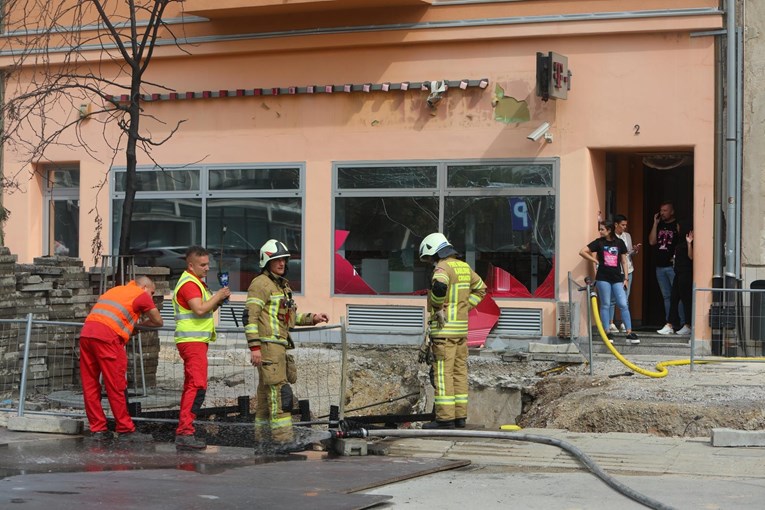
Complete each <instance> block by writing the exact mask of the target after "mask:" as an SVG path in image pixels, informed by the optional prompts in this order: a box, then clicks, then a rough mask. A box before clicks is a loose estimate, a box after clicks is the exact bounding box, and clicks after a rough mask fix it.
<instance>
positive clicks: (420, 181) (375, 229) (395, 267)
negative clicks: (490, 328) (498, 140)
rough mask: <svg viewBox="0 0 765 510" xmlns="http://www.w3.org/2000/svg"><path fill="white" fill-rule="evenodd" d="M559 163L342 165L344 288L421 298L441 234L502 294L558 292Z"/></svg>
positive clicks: (338, 238)
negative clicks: (425, 248) (435, 236)
mask: <svg viewBox="0 0 765 510" xmlns="http://www.w3.org/2000/svg"><path fill="white" fill-rule="evenodd" d="M555 168H556V165H555V162H554V161H543V162H541V163H540V162H536V161H535V162H523V161H507V162H489V163H482V162H478V163H473V162H469V163H450V162H436V163H433V164H429V165H422V164H420V165H371V164H369V165H353V164H352V165H343V164H338V165H336V168H335V177H336V178H335V198H334V216H335V249H336V253H335V268H334V271H335V287H334V292H335V294H365V295H375V294H396V295H406V294H417V293H423V292H425V290H426V289H427V286H428V282H429V278H430V271H431V268H430V267H427V266H426V265H425V264H423V263H421V262H420V261H419V257H418V255H419V253H418V250H419V245H420V242H421V241H422V239H423V238H424V237H425V236H426V235H428V234H430V233H431V232H435V231H441V232H444V234H446V236H447V238H449V240H450V241H451V242H452V243H453V244H454V246H455V248H456V249H457V250H458V251H459V252H460V253H461V254H463V255H464V258H465V260H466V261H467V262H468V263H470V264H471V265H472V266H473V267H474V268H475V269H476V272H478V274H479V275H481V277H482V278H483V279H484V281H485V282H486V283H487V285H488V286H489V290H490V291H491V292H492V294H493V295H494V296H495V297H525V298H544V299H551V298H553V297H554V287H555V285H554V281H555V276H554V253H555V240H556V232H555V228H556V223H557V222H556V218H557V215H556V214H557V213H556V189H555Z"/></svg>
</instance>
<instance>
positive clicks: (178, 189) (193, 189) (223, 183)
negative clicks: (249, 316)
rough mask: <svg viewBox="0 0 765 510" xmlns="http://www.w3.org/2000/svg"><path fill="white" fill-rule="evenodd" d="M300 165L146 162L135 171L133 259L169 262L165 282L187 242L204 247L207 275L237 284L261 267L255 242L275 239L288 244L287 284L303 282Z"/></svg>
mask: <svg viewBox="0 0 765 510" xmlns="http://www.w3.org/2000/svg"><path fill="white" fill-rule="evenodd" d="M303 172H304V170H303V167H302V165H283V166H282V165H272V166H268V167H261V166H242V167H234V168H232V167H225V168H222V167H194V168H184V169H170V170H156V169H146V170H139V172H138V179H137V181H138V185H137V188H138V191H137V193H136V201H135V207H134V211H133V220H132V229H131V234H130V235H131V237H130V252H131V253H132V254H133V255H134V256H135V257H136V263H137V264H139V265H150V266H163V267H168V268H170V271H171V285H173V286H174V285H175V282H176V281H177V279H178V277H179V276H180V275H181V273H183V271H184V269H185V268H186V263H185V261H184V255H185V252H186V249H187V248H188V247H189V246H190V245H192V244H198V245H202V246H205V247H206V248H207V249H208V250H209V251H210V253H211V256H210V272H209V273H208V277H207V283H208V284H209V285H210V287H211V288H213V289H217V288H218V287H219V286H218V273H219V271H221V268H222V270H223V271H226V272H228V273H229V286H230V288H231V290H232V291H240V292H244V291H246V290H247V287H249V285H250V282H251V281H252V279H253V278H254V277H255V276H257V274H258V273H259V272H260V266H259V257H260V247H261V246H262V245H263V244H264V243H265V242H266V241H267V240H268V239H279V240H280V241H282V242H284V243H285V244H286V245H287V247H288V248H289V250H290V253H291V255H292V256H291V258H290V262H289V266H288V274H287V276H288V278H289V280H290V286H291V287H292V289H293V290H294V291H295V292H300V291H301V289H302V271H301V263H300V260H301V253H302V224H303V185H302V183H303ZM124 178H125V173H124V170H121V171H120V170H118V171H117V172H116V174H115V179H114V182H115V186H114V193H113V199H112V211H113V220H114V221H113V225H114V227H113V232H112V239H113V244H112V246H113V247H115V251H116V247H117V245H118V243H119V228H120V224H121V214H122V202H123V199H124Z"/></svg>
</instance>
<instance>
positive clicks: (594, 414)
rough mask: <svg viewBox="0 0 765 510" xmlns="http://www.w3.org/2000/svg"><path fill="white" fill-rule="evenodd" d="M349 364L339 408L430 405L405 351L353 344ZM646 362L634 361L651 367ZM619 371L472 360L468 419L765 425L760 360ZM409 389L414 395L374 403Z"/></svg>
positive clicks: (425, 384)
mask: <svg viewBox="0 0 765 510" xmlns="http://www.w3.org/2000/svg"><path fill="white" fill-rule="evenodd" d="M349 359H350V360H351V366H352V370H351V373H350V378H349V382H350V384H349V388H348V391H347V393H346V398H347V400H346V409H354V408H361V407H364V408H365V409H364V410H362V411H360V413H362V414H385V413H405V414H408V413H418V412H427V411H428V410H430V409H431V408H432V387H431V386H430V382H429V379H428V372H427V367H426V366H424V365H418V364H417V363H416V352H415V351H414V350H413V349H411V348H391V347H386V348H378V347H370V348H363V347H354V348H353V351H352V355H351V356H350V358H349ZM655 361H659V359H656V360H655ZM655 361H650V362H649V361H642V362H641V365H642V366H644V367H645V368H647V369H653V365H654V363H655ZM555 368H558V370H553V371H550V369H555ZM627 373H631V372H630V371H629V369H627V367H625V366H624V365H622V364H621V363H619V362H618V361H617V360H615V359H613V358H608V357H603V358H602V359H597V360H596V361H595V363H594V375H590V374H589V367H588V366H587V365H586V364H584V363H582V364H581V365H569V366H566V367H562V366H560V365H558V364H557V363H554V362H539V361H532V362H506V361H503V360H502V359H501V358H500V357H499V356H494V355H491V354H490V353H481V355H471V356H470V359H469V374H470V408H469V422H470V423H471V424H472V425H474V426H483V427H485V428H487V429H496V428H498V427H499V426H500V425H502V424H509V423H515V424H518V425H521V426H522V427H527V428H528V427H534V428H557V429H566V430H570V431H572V432H632V433H648V434H655V435H659V436H676V437H682V436H687V437H703V436H709V434H710V431H711V429H712V428H718V427H730V428H736V429H741V430H761V429H763V428H765V364H757V363H748V364H741V363H736V364H730V363H724V364H709V365H697V366H695V367H694V369H693V370H691V369H690V367H688V366H683V367H671V368H670V373H669V375H668V376H667V377H665V378H661V379H655V378H650V377H645V376H642V375H638V374H634V373H633V375H626V374H627ZM411 393H414V394H415V396H412V397H411V398H408V399H403V400H398V401H393V402H389V403H384V404H381V405H374V404H376V403H379V402H382V401H387V400H389V399H394V398H396V397H399V396H401V395H406V394H411ZM370 405H372V406H371V407H368V406H370ZM348 414H349V416H352V415H353V413H352V412H349V413H348Z"/></svg>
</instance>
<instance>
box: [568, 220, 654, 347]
mask: <svg viewBox="0 0 765 510" xmlns="http://www.w3.org/2000/svg"><path fill="white" fill-rule="evenodd" d="M598 232H600V237H599V238H598V239H595V240H594V241H592V242H591V243H590V244H588V245H587V246H585V247H584V248H582V249H581V250H580V251H579V255H581V256H582V258H584V259H586V260H589V261H590V262H592V263H593V264H595V267H596V271H595V288H596V289H597V290H598V297H599V298H600V320H601V321H602V322H603V324H608V323H609V321H610V320H611V317H610V316H609V314H610V310H609V309H610V304H611V295H612V294H613V296H614V297H615V298H616V306H618V307H619V310H620V311H621V313H622V320H623V321H624V327H625V328H626V329H627V343H630V344H639V343H640V339H638V336H637V335H636V334H635V333H633V332H632V318H631V317H630V310H629V307H628V306H627V292H626V290H627V285H628V283H629V280H628V277H627V275H628V274H629V271H628V267H629V266H628V262H627V246H626V245H625V244H624V241H622V240H621V239H619V238H618V237H616V235H614V224H613V222H610V221H603V222H600V223H599V224H598ZM612 341H613V340H612Z"/></svg>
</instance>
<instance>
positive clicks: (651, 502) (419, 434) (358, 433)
mask: <svg viewBox="0 0 765 510" xmlns="http://www.w3.org/2000/svg"><path fill="white" fill-rule="evenodd" d="M326 434H327V435H329V438H338V439H340V438H367V437H375V436H376V437H403V438H406V437H413V438H423V437H457V438H480V439H505V440H509V441H526V442H531V443H539V444H546V445H549V446H557V447H558V448H561V449H563V450H565V451H567V452H568V453H570V454H571V455H572V456H573V457H574V458H576V459H577V460H578V461H579V462H581V463H582V465H584V466H585V467H586V468H587V469H588V470H589V471H590V472H591V473H592V474H594V475H595V476H597V477H598V478H600V479H601V480H602V481H603V482H604V483H605V484H606V485H608V486H609V487H611V488H612V489H614V490H616V491H617V492H619V493H621V494H623V495H624V496H626V497H628V498H630V499H632V500H633V501H636V502H638V503H640V504H641V505H644V506H646V507H648V508H653V509H655V510H672V509H673V507H671V506H669V505H665V504H664V503H661V502H660V501H656V500H655V499H653V498H650V497H648V496H645V495H643V494H641V493H639V492H637V491H636V490H634V489H632V488H630V487H628V486H627V485H625V484H623V483H622V482H620V481H619V480H617V479H616V478H614V477H612V476H610V475H609V474H608V473H606V472H605V471H603V470H602V469H601V468H600V467H599V466H598V465H597V464H596V463H595V461H593V460H592V459H591V458H590V457H588V456H587V454H585V453H584V452H583V451H581V450H580V449H579V448H577V447H576V446H574V445H572V444H571V443H567V442H566V441H562V440H560V439H555V438H552V437H546V436H540V435H536V434H526V433H521V432H494V431H488V430H487V431H484V430H447V429H441V430H435V429H434V430H421V429H412V430H367V429H364V428H356V429H350V430H342V428H341V430H337V431H328V432H326Z"/></svg>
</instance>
